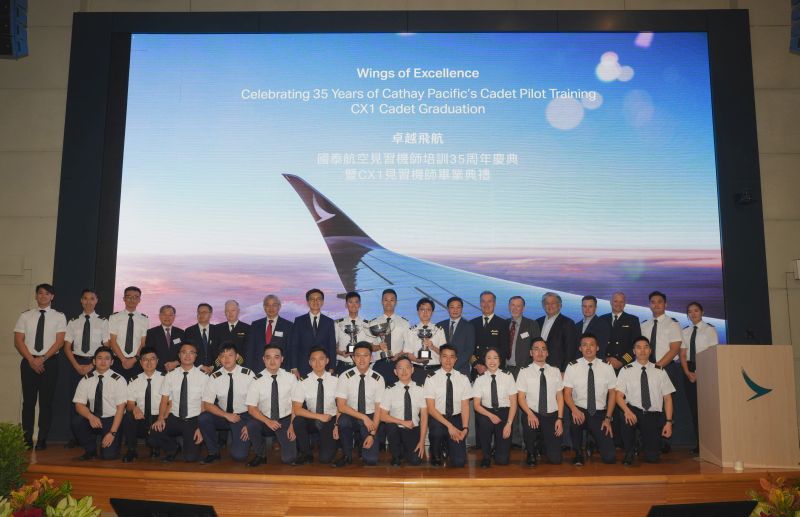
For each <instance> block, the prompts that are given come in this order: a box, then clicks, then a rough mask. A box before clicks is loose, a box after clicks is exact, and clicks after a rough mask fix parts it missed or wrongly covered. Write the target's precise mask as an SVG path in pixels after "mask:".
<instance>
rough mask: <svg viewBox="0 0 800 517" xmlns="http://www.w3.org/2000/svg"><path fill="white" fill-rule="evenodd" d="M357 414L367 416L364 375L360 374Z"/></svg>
mask: <svg viewBox="0 0 800 517" xmlns="http://www.w3.org/2000/svg"><path fill="white" fill-rule="evenodd" d="M358 412H359V413H363V414H365V415H366V414H367V391H366V386H365V385H364V374H363V373H362V374H361V380H360V381H358Z"/></svg>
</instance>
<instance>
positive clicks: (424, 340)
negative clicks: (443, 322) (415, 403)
mask: <svg viewBox="0 0 800 517" xmlns="http://www.w3.org/2000/svg"><path fill="white" fill-rule="evenodd" d="M434 307H435V305H434V303H433V300H431V299H430V298H421V299H420V300H419V301H418V302H417V315H418V316H419V323H417V324H416V325H414V326H413V327H411V328H409V329H408V332H407V333H406V339H405V350H404V351H405V353H406V355H407V356H408V358H409V359H411V362H412V363H414V374H413V375H412V379H413V380H414V382H416V383H418V384H424V383H425V379H427V378H428V376H429V375H432V374H433V373H434V372H435V371H436V370H438V369H439V368H441V362H440V361H439V347H441V346H442V345H444V344H446V343H447V338H445V333H444V331H443V330H442V329H441V328H440V327H437V326H436V324H434V323H433V322H432V321H431V318H432V317H433V310H434Z"/></svg>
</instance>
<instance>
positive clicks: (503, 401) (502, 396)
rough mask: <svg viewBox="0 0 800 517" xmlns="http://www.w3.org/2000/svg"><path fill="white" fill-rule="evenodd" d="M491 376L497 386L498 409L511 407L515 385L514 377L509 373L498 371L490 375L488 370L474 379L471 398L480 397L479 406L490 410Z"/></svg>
mask: <svg viewBox="0 0 800 517" xmlns="http://www.w3.org/2000/svg"><path fill="white" fill-rule="evenodd" d="M492 375H494V377H495V381H496V382H495V384H497V403H498V405H499V407H501V408H506V407H511V397H512V396H516V394H517V391H518V390H517V384H516V382H514V376H513V375H511V373H509V372H507V371H505V370H500V369H498V370H497V371H495V372H494V374H492V372H490V371H489V370H488V369H487V370H486V371H485V372H484V373H483V375H480V376H478V378H477V379H475V383H474V384H473V385H472V396H473V397H480V399H481V406H483V407H485V408H486V409H492Z"/></svg>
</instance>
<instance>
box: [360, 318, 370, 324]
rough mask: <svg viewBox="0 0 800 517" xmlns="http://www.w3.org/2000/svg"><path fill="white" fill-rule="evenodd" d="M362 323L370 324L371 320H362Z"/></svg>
mask: <svg viewBox="0 0 800 517" xmlns="http://www.w3.org/2000/svg"><path fill="white" fill-rule="evenodd" d="M361 322H362V323H369V320H368V319H362V320H361Z"/></svg>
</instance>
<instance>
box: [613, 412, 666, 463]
mask: <svg viewBox="0 0 800 517" xmlns="http://www.w3.org/2000/svg"><path fill="white" fill-rule="evenodd" d="M628 407H629V408H630V410H631V411H633V414H634V415H636V423H635V424H634V425H629V424H628V423H627V422H624V423H623V425H622V442H623V443H624V444H625V454H626V455H627V454H633V449H634V448H635V447H636V429H637V428H638V429H639V432H640V433H641V435H642V449H644V459H645V461H647V462H649V463H655V462H657V461H658V459H659V457H660V456H661V439H660V438H661V428H662V427H663V425H664V413H662V412H660V411H659V412H654V411H642V410H641V409H639V408H638V407H635V406H631V405H629V406H628Z"/></svg>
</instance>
